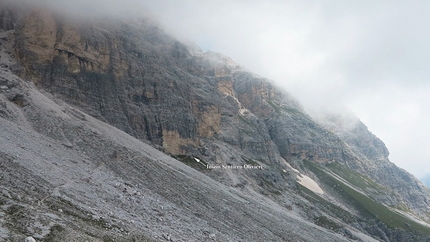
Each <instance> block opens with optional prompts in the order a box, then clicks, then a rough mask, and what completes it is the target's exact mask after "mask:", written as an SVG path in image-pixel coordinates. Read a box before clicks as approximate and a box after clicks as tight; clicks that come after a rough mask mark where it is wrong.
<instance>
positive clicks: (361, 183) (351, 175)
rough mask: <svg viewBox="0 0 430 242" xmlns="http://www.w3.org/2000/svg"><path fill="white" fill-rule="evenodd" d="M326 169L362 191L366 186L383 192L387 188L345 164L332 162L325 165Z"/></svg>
mask: <svg viewBox="0 0 430 242" xmlns="http://www.w3.org/2000/svg"><path fill="white" fill-rule="evenodd" d="M325 167H326V168H327V169H328V170H330V171H332V172H334V173H335V174H337V175H339V176H340V177H342V178H343V179H345V180H346V181H348V182H349V183H351V184H352V185H354V186H356V187H357V188H360V189H362V190H364V191H366V189H367V188H371V189H373V190H374V191H380V193H385V191H387V189H386V188H385V187H383V186H381V185H379V184H378V183H376V182H375V181H373V180H372V179H371V178H369V177H367V176H363V175H361V174H360V173H357V172H354V171H351V170H349V169H348V168H346V167H345V166H343V165H341V164H339V163H336V162H333V163H330V164H327V165H326V166H325Z"/></svg>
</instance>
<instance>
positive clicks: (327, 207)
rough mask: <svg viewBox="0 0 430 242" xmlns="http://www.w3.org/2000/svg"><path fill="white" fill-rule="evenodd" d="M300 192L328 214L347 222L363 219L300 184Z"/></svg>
mask: <svg viewBox="0 0 430 242" xmlns="http://www.w3.org/2000/svg"><path fill="white" fill-rule="evenodd" d="M297 185H298V189H299V192H300V194H301V195H302V196H304V197H305V198H307V199H308V200H309V201H311V202H312V203H313V204H315V206H318V207H319V208H320V209H322V210H323V211H324V212H326V213H327V214H330V215H332V216H334V217H337V218H340V219H342V220H343V221H344V222H346V223H353V222H357V221H360V220H361V219H359V218H357V217H356V216H355V215H353V214H351V213H350V212H348V211H346V210H345V209H343V208H341V207H339V206H337V205H335V204H333V203H331V202H329V201H327V200H326V199H324V198H322V197H320V196H319V195H317V194H315V193H314V192H312V191H311V190H309V189H308V188H306V187H304V186H302V185H300V184H298V183H297Z"/></svg>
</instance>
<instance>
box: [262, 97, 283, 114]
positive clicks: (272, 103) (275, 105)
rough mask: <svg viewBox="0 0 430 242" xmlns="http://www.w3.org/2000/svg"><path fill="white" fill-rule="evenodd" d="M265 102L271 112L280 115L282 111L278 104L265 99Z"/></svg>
mask: <svg viewBox="0 0 430 242" xmlns="http://www.w3.org/2000/svg"><path fill="white" fill-rule="evenodd" d="M266 102H267V103H268V104H269V105H270V106H271V107H272V108H273V110H275V112H276V113H281V110H282V109H281V107H280V106H279V105H278V104H276V103H274V102H272V101H270V100H267V99H266Z"/></svg>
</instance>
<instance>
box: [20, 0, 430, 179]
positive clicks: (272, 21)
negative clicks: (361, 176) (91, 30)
mask: <svg viewBox="0 0 430 242" xmlns="http://www.w3.org/2000/svg"><path fill="white" fill-rule="evenodd" d="M15 2H16V1H15ZM28 2H32V3H35V2H39V3H42V2H43V3H44V4H49V5H51V6H55V7H56V8H61V9H63V10H68V11H70V12H73V13H75V14H77V13H79V14H87V15H94V16H97V15H100V14H109V15H117V16H127V15H133V14H136V13H137V12H140V11H149V12H151V13H152V14H153V15H154V16H156V18H157V19H158V21H159V22H161V23H162V24H163V25H164V26H165V27H166V28H167V29H168V30H169V31H170V32H173V33H174V34H176V35H177V36H181V37H186V38H189V39H190V40H192V41H195V42H196V43H197V44H198V45H199V46H201V47H202V48H203V49H204V50H213V51H218V52H221V53H223V54H225V55H227V56H229V57H231V58H232V59H233V60H235V61H236V62H238V63H239V64H241V65H243V66H245V67H246V68H248V69H249V70H251V71H253V72H255V73H257V74H260V75H262V76H265V77H268V78H270V79H272V80H274V81H275V82H276V83H278V84H279V85H280V86H282V87H284V88H285V89H286V90H287V91H289V92H290V93H292V94H293V95H294V96H296V97H297V98H298V99H299V100H300V101H301V102H302V103H303V104H304V106H305V107H306V108H307V109H308V110H310V111H314V110H320V109H324V108H327V107H342V106H346V107H348V108H349V109H351V110H352V111H353V112H354V113H355V114H356V115H357V116H358V117H359V118H360V119H361V120H362V121H363V122H364V123H365V124H366V125H367V126H368V127H369V129H370V130H371V131H372V132H373V133H374V134H376V135H377V136H378V137H380V138H381V139H382V140H383V141H384V142H385V143H386V145H387V147H388V149H389V150H390V153H391V155H390V160H391V161H393V162H394V163H396V164H397V165H398V166H400V167H402V168H405V169H406V170H408V171H409V172H411V173H413V174H415V175H416V176H417V177H421V176H423V175H424V174H425V173H428V172H430V162H428V157H429V156H428V154H427V151H428V150H430V142H429V141H428V138H429V137H430V125H428V124H430V105H429V104H430V82H429V81H428V80H427V79H428V78H429V77H430V68H428V67H429V66H430V31H428V30H429V29H430V18H428V16H430V2H429V1H331V0H326V1H312V0H308V1H306V0H300V1H298V0H296V1H282V0H266V1H256V0H247V1H245V0H228V1H227V0H216V1H215V0H205V1H197V0H182V1H177V0H158V1H139V0H122V1H113V0H108V1H106V0H104V1H102V0H92V1H89V0H87V1H84V0H78V1H70V0H69V1H53V0H51V1H49V0H33V1H28Z"/></svg>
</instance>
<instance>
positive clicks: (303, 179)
mask: <svg viewBox="0 0 430 242" xmlns="http://www.w3.org/2000/svg"><path fill="white" fill-rule="evenodd" d="M297 179H298V181H297V182H298V183H299V184H300V185H302V186H304V187H306V188H307V189H309V190H311V191H313V192H315V193H318V194H324V191H323V190H322V189H321V187H320V186H319V185H318V183H317V182H316V181H314V180H312V178H310V177H308V176H306V175H303V174H298V175H297Z"/></svg>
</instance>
